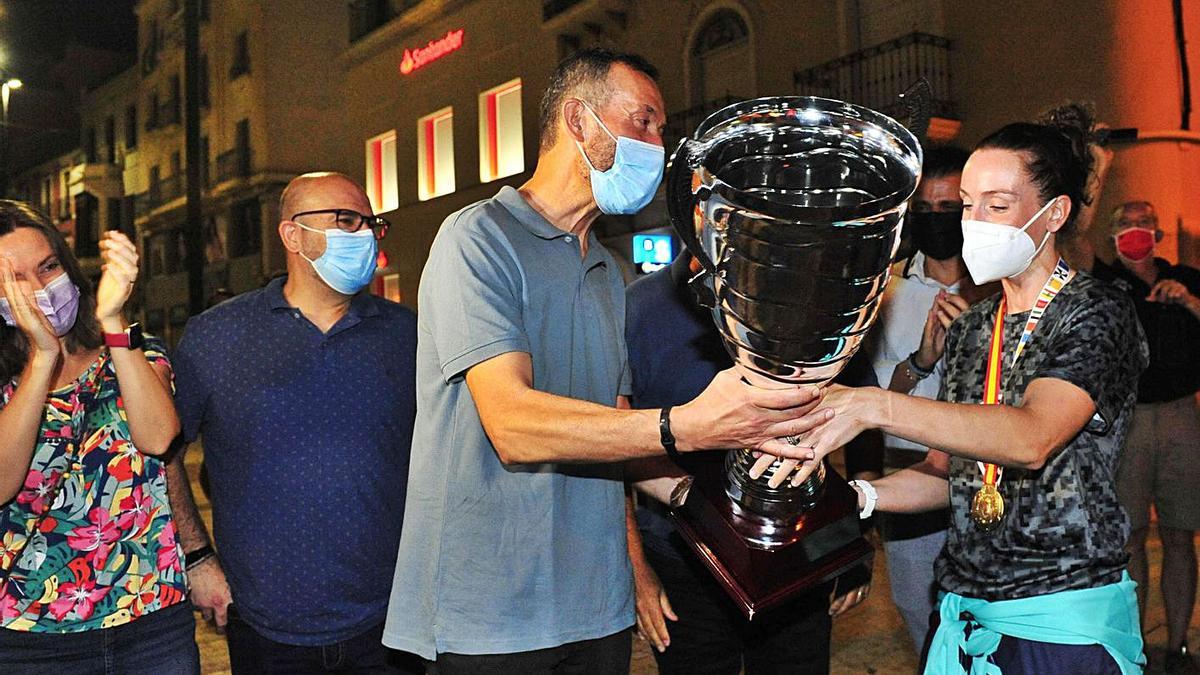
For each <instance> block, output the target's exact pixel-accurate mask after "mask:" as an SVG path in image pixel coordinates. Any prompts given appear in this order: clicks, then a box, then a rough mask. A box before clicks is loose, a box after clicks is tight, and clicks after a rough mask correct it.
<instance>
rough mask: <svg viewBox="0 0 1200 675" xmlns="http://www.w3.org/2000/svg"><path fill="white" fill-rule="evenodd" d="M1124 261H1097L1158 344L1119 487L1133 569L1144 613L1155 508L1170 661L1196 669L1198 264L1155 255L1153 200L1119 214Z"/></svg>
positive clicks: (1157, 237) (1114, 224) (1117, 232)
mask: <svg viewBox="0 0 1200 675" xmlns="http://www.w3.org/2000/svg"><path fill="white" fill-rule="evenodd" d="M1111 233H1112V237H1113V240H1114V242H1115V244H1116V249H1117V258H1116V260H1115V261H1113V263H1112V264H1111V265H1110V264H1107V263H1105V262H1104V261H1101V260H1097V261H1096V264H1095V266H1094V267H1093V274H1095V275H1096V277H1097V278H1099V279H1104V280H1106V281H1109V282H1111V283H1112V284H1113V285H1114V286H1115V287H1117V288H1119V289H1120V290H1121V291H1123V292H1124V293H1125V294H1127V295H1128V296H1129V298H1130V299H1131V300H1133V305H1134V307H1136V308H1137V315H1138V320H1139V321H1140V322H1141V324H1142V328H1143V329H1144V330H1145V331H1146V341H1147V342H1148V343H1149V345H1150V366H1149V367H1148V368H1146V371H1145V372H1144V373H1142V377H1141V379H1140V380H1139V382H1138V398H1137V407H1136V408H1135V409H1134V413H1133V425H1132V426H1131V427H1130V430H1129V439H1128V441H1127V443H1126V447H1125V454H1124V456H1123V457H1122V459H1121V469H1120V472H1119V473H1118V474H1117V489H1118V493H1119V494H1120V497H1121V502H1122V503H1123V504H1124V505H1125V508H1126V509H1127V510H1128V511H1129V519H1130V524H1131V526H1132V528H1133V532H1132V534H1131V535H1130V539H1129V553H1130V555H1131V559H1130V561H1129V575H1130V576H1131V577H1133V580H1134V581H1136V582H1137V584H1138V605H1139V606H1140V607H1141V610H1142V621H1143V623H1144V622H1145V619H1146V596H1147V595H1148V593H1149V588H1150V586H1149V584H1150V576H1149V571H1148V565H1147V561H1146V536H1147V534H1148V533H1149V530H1150V506H1151V505H1153V506H1154V511H1155V513H1157V514H1158V537H1159V539H1160V540H1162V549H1163V562H1162V581H1161V589H1162V596H1163V606H1164V607H1165V609H1166V615H1167V668H1168V670H1169V671H1171V672H1175V671H1178V670H1182V669H1185V668H1187V667H1189V666H1193V665H1194V664H1192V657H1191V655H1190V654H1189V651H1188V645H1187V631H1188V624H1190V623H1191V620H1192V612H1193V609H1194V607H1195V603H1196V545H1195V533H1196V530H1197V529H1198V528H1200V461H1198V460H1200V414H1198V411H1197V405H1196V392H1197V390H1200V270H1197V269H1196V268H1194V267H1188V266H1186V265H1172V264H1171V263H1169V262H1167V261H1166V260H1165V259H1163V258H1160V257H1157V256H1155V247H1156V244H1157V243H1158V242H1159V241H1161V240H1162V230H1161V229H1160V228H1159V225H1158V214H1157V213H1155V211H1154V206H1153V205H1152V204H1150V203H1149V202H1146V201H1131V202H1126V203H1124V204H1121V205H1120V206H1118V207H1117V208H1116V210H1114V211H1113V214H1112V221H1111Z"/></svg>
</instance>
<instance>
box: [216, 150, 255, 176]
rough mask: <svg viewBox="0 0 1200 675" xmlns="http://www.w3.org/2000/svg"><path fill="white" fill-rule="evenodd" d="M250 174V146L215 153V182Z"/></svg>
mask: <svg viewBox="0 0 1200 675" xmlns="http://www.w3.org/2000/svg"><path fill="white" fill-rule="evenodd" d="M249 175H250V148H234V149H232V150H226V151H225V152H222V153H221V154H219V155H217V182H218V183H224V182H225V181H227V180H233V179H234V178H245V177H247V176H249Z"/></svg>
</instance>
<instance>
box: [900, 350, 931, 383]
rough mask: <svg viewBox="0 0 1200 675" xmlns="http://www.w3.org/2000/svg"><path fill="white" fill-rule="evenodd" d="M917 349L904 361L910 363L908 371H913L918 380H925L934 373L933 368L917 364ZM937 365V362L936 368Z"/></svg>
mask: <svg viewBox="0 0 1200 675" xmlns="http://www.w3.org/2000/svg"><path fill="white" fill-rule="evenodd" d="M917 351H920V350H917ZM917 351H914V352H913V353H911V354H909V355H908V358H907V359H905V361H904V362H905V363H907V364H908V372H910V373H912V374H913V377H915V378H917V380H923V379H925V378H927V377H929V376H930V375H932V374H933V368H929V369H925V368H922V367H921V366H918V365H917ZM936 367H937V366H936V364H935V365H934V368H936Z"/></svg>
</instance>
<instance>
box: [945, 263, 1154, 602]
mask: <svg viewBox="0 0 1200 675" xmlns="http://www.w3.org/2000/svg"><path fill="white" fill-rule="evenodd" d="M999 301H1000V296H999V295H996V296H994V297H992V298H989V299H987V300H985V301H983V302H980V303H977V304H976V305H975V306H974V307H972V308H971V309H970V310H968V311H966V312H964V313H963V315H962V316H960V317H959V319H958V320H957V321H955V322H954V324H953V325H952V326H951V327H950V330H949V332H948V334H947V337H946V353H945V357H944V358H945V359H946V364H945V365H946V378H945V380H944V381H943V384H942V391H941V393H940V394H939V398H940V399H942V400H945V401H952V402H956V403H980V402H982V401H983V385H984V379H985V377H986V371H987V355H988V346H989V343H990V340H991V335H992V326H993V324H994V323H995V318H996V309H997V305H998V303H999ZM1028 318H1029V313H1028V312H1024V313H1021V314H1010V315H1008V316H1006V317H1005V320H1004V360H1003V363H1004V367H1003V369H1002V371H1001V373H1002V377H1003V379H1004V384H1003V386H1002V392H1003V397H1004V398H1003V400H1004V402H1005V403H1006V404H1008V405H1014V406H1020V405H1021V404H1022V402H1023V399H1024V394H1025V389H1026V387H1028V386H1029V383H1030V382H1032V381H1033V380H1035V379H1038V378H1043V377H1049V378H1054V379H1058V380H1065V381H1066V382H1069V383H1071V384H1074V385H1075V386H1077V387H1079V388H1081V389H1083V390H1084V391H1085V392H1087V393H1088V395H1089V396H1091V399H1092V401H1093V402H1094V403H1095V405H1096V414H1095V416H1094V417H1093V418H1092V420H1091V422H1089V423H1088V425H1087V426H1086V427H1085V428H1084V430H1083V431H1081V432H1080V433H1079V435H1077V436H1076V437H1075V438H1074V439H1072V440H1071V442H1070V443H1069V444H1068V445H1067V446H1066V447H1065V448H1064V449H1063V450H1062V451H1061V452H1059V453H1057V454H1056V455H1054V456H1053V457H1051V458H1050V460H1049V461H1048V462H1047V463H1046V465H1045V466H1044V467H1042V468H1041V469H1039V470H1037V471H1030V470H1024V469H1018V468H1013V467H1009V468H1006V469H1005V470H1004V475H1003V480H1002V481H1001V483H1000V492H1001V494H1002V495H1003V497H1004V505H1005V510H1006V513H1005V516H1004V520H1003V521H1002V522H1001V524H1000V525H999V526H998V527H997V528H996V529H995V530H992V531H990V532H986V531H984V530H982V529H980V528H978V527H976V525H975V524H974V522H973V521H972V520H971V517H970V506H971V499H972V497H973V496H974V495H975V493H976V492H977V491H978V490H979V488H980V487H981V486H982V485H983V480H982V478H981V475H980V471H979V467H978V464H977V463H976V462H975V461H973V460H967V459H962V458H959V457H953V458H951V461H950V511H951V526H950V531H949V534H948V537H947V540H946V547H945V549H944V550H943V551H942V554H941V556H940V557H939V558H938V561H937V578H938V582H939V584H940V585H941V587H942V588H943V589H944V590H947V591H952V592H954V593H958V594H960V595H964V596H969V597H975V598H984V599H987V600H1003V599H1010V598H1023V597H1029V596H1034V595H1042V594H1046V593H1055V592H1058V591H1064V590H1070V589H1080V588H1092V587H1095V586H1101V585H1104V584H1109V583H1113V582H1116V581H1119V580H1120V578H1121V572H1122V570H1124V569H1125V564H1126V562H1127V561H1128V555H1127V554H1126V553H1125V542H1126V539H1127V538H1128V536H1129V520H1128V519H1127V518H1126V515H1125V511H1124V509H1123V508H1122V507H1121V504H1120V502H1119V501H1118V500H1117V492H1116V481H1115V476H1116V472H1117V464H1118V462H1119V461H1120V458H1121V452H1122V450H1123V448H1124V445H1125V435H1126V432H1127V431H1128V429H1129V423H1130V420H1131V419H1132V415H1133V406H1134V402H1135V400H1136V394H1137V382H1138V375H1139V374H1140V373H1141V372H1142V370H1144V369H1145V367H1146V364H1147V361H1148V351H1147V347H1146V339H1145V336H1144V335H1143V334H1142V328H1141V326H1140V325H1139V324H1138V321H1137V315H1136V314H1135V312H1134V308H1133V303H1131V302H1130V301H1129V299H1128V298H1127V297H1125V296H1124V295H1123V294H1121V293H1120V292H1119V291H1117V290H1115V289H1113V288H1111V287H1109V286H1108V285H1107V284H1105V283H1103V282H1100V281H1097V280H1096V279H1095V278H1093V277H1091V276H1089V275H1088V274H1086V273H1083V272H1081V273H1079V274H1078V275H1077V276H1076V277H1075V278H1074V279H1072V280H1071V281H1070V282H1069V283H1068V284H1067V285H1066V286H1065V287H1063V289H1062V291H1061V292H1060V293H1059V294H1058V296H1057V297H1056V298H1055V299H1054V300H1053V302H1051V303H1050V306H1049V307H1048V308H1047V310H1046V313H1045V314H1044V315H1043V317H1042V320H1041V322H1040V323H1039V324H1038V326H1037V328H1036V330H1035V331H1034V333H1033V337H1032V340H1031V342H1030V343H1029V344H1028V345H1026V347H1025V350H1024V353H1023V354H1022V355H1021V358H1020V360H1019V361H1018V362H1017V364H1016V366H1015V370H1014V368H1013V367H1012V365H1011V364H1012V355H1013V351H1014V350H1015V348H1016V345H1017V342H1018V340H1019V339H1020V336H1021V333H1022V331H1023V330H1024V328H1025V322H1026V320H1027V319H1028Z"/></svg>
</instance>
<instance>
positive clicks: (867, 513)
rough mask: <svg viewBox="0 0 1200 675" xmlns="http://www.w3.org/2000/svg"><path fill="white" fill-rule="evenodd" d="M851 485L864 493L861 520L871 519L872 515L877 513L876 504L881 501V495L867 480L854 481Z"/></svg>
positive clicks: (860, 513)
mask: <svg viewBox="0 0 1200 675" xmlns="http://www.w3.org/2000/svg"><path fill="white" fill-rule="evenodd" d="M850 485H851V486H852V487H856V488H858V489H859V490H862V493H863V510H862V511H860V512H859V514H858V517H859V519H860V520H866V519H867V518H870V517H871V514H872V513H875V504H876V503H877V502H878V501H879V493H878V492H877V491H876V490H875V486H874V485H871V484H870V483H868V482H867V481H865V480H852V481H850Z"/></svg>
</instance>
